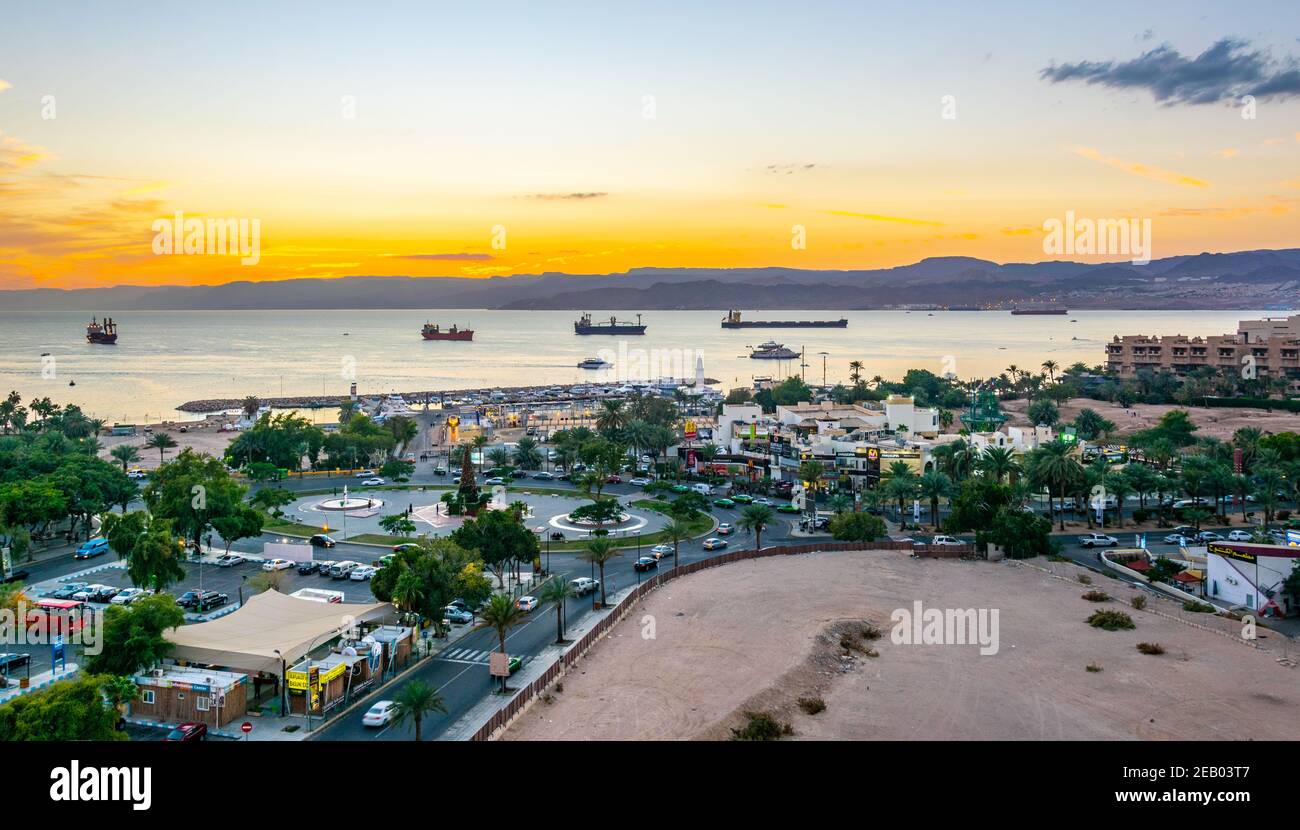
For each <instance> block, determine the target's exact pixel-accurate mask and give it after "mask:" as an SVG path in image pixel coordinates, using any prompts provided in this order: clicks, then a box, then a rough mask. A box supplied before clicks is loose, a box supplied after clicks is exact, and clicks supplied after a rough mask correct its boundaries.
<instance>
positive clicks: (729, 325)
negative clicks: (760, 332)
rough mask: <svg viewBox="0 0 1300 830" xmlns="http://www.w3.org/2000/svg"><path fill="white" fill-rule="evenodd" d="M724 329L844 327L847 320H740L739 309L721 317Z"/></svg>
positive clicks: (847, 322) (846, 325)
mask: <svg viewBox="0 0 1300 830" xmlns="http://www.w3.org/2000/svg"><path fill="white" fill-rule="evenodd" d="M722 327H723V328H724V329H845V328H848V327H849V321H848V320H846V319H845V318H843V317H841V318H840V319H838V320H741V319H740V312H739V311H728V312H727V316H726V317H723V318H722Z"/></svg>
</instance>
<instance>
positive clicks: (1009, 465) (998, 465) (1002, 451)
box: [979, 447, 1020, 484]
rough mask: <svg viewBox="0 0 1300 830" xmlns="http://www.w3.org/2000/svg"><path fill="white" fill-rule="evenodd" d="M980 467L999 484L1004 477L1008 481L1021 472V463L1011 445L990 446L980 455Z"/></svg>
mask: <svg viewBox="0 0 1300 830" xmlns="http://www.w3.org/2000/svg"><path fill="white" fill-rule="evenodd" d="M979 468H980V471H981V472H983V473H984V474H985V475H987V476H992V477H993V480H994V481H996V482H997V483H998V484H1001V483H1002V479H1004V478H1005V479H1007V480H1008V481H1009V480H1010V479H1011V478H1012V477H1014V476H1015V474H1016V473H1018V472H1020V463H1019V462H1017V461H1016V453H1015V450H1012V449H1010V448H1009V447H989V448H988V449H986V450H985V451H984V454H983V455H981V456H980V459H979Z"/></svg>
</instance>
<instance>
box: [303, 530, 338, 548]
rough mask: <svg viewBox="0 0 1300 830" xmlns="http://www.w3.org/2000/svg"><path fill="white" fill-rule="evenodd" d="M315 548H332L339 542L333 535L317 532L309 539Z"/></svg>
mask: <svg viewBox="0 0 1300 830" xmlns="http://www.w3.org/2000/svg"><path fill="white" fill-rule="evenodd" d="M307 541H308V543H310V544H311V546H312V547H314V548H332V547H334V546H335V545H337V544H338V542H335V541H334V538H333V537H332V536H329V535H328V534H325V533H317V534H316V535H315V536H312V537H311V538H310V539H308V540H307Z"/></svg>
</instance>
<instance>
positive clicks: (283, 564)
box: [262, 557, 293, 571]
mask: <svg viewBox="0 0 1300 830" xmlns="http://www.w3.org/2000/svg"><path fill="white" fill-rule="evenodd" d="M292 567H293V563H292V562H290V561H289V560H288V559H280V558H278V557H277V558H275V559H268V560H266V561H265V562H263V563H262V570H264V571H287V570H289V569H290V568H292Z"/></svg>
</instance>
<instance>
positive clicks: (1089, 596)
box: [1083, 591, 1110, 602]
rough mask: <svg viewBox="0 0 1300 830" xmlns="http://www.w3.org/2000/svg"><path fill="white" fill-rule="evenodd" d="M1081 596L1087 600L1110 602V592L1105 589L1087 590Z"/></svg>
mask: <svg viewBox="0 0 1300 830" xmlns="http://www.w3.org/2000/svg"><path fill="white" fill-rule="evenodd" d="M1083 598H1084V599H1086V600H1087V601H1088V602H1110V594H1108V593H1106V592H1105V591H1088V592H1087V593H1085V594H1084V595H1083Z"/></svg>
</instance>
